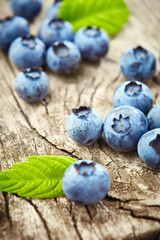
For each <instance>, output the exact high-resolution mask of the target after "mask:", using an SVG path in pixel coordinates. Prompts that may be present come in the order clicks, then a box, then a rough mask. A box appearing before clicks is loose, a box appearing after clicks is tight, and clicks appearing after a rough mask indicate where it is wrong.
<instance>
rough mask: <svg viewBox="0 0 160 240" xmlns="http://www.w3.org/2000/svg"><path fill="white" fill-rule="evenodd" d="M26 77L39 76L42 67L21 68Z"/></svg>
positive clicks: (34, 77)
mask: <svg viewBox="0 0 160 240" xmlns="http://www.w3.org/2000/svg"><path fill="white" fill-rule="evenodd" d="M22 71H23V73H24V74H25V76H26V77H29V78H32V79H36V78H39V77H40V75H41V73H42V68H26V69H23V70H22Z"/></svg>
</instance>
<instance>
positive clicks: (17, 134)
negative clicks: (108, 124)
mask: <svg viewBox="0 0 160 240" xmlns="http://www.w3.org/2000/svg"><path fill="white" fill-rule="evenodd" d="M51 3H52V0H45V1H44V4H43V5H44V7H43V11H42V12H41V14H40V15H39V16H38V17H37V19H36V21H35V22H34V23H32V24H31V33H33V34H37V32H38V28H39V26H40V24H41V22H42V21H43V20H44V18H45V12H46V9H47V8H48V6H49V5H50V4H51ZM127 3H128V5H129V7H130V10H131V13H132V15H131V17H130V20H129V23H128V24H127V25H126V26H125V27H124V29H123V31H122V32H121V33H119V34H117V36H115V37H114V38H112V39H111V44H110V51H109V54H108V55H107V56H106V57H105V58H104V59H102V61H101V62H100V63H99V64H95V63H88V62H85V61H83V62H82V63H81V65H80V67H79V69H77V71H76V72H75V73H74V74H72V75H67V76H64V75H57V74H55V73H52V72H49V71H48V72H47V73H48V75H49V78H50V93H49V96H48V97H47V98H46V100H45V101H43V102H41V103H39V104H27V103H25V102H24V101H23V100H21V99H20V98H19V97H18V95H17V93H16V92H15V89H14V79H15V77H16V75H17V74H18V72H19V70H18V69H17V68H16V67H15V66H14V65H13V64H12V63H11V62H10V60H9V59H8V57H7V55H5V54H4V53H3V52H0V83H1V94H0V170H5V169H8V168H10V167H11V166H12V164H14V163H18V162H21V161H26V159H27V157H28V156H31V155H66V156H71V157H74V158H76V159H77V160H78V159H92V160H95V161H97V162H99V163H101V164H102V165H103V166H104V167H106V168H107V169H108V171H109V173H110V176H111V180H112V185H111V190H110V192H109V196H108V198H106V199H104V200H103V201H101V202H99V203H98V204H95V205H93V206H88V207H85V206H80V205H78V204H75V203H73V202H70V201H69V200H68V199H67V198H65V197H64V198H57V199H48V200H33V199H22V198H19V197H17V196H16V195H13V194H6V193H5V194H4V193H0V240H12V239H13V240H15V239H16V240H21V239H22V240H33V239H35V240H37V239H38V240H62V239H67V240H79V239H80V240H86V239H87V240H121V239H123V240H132V239H136V240H137V239H138V240H139V239H144V240H150V239H151V240H159V239H160V187H159V186H160V172H159V171H156V170H152V169H150V168H148V167H147V166H146V165H144V164H143V163H142V161H141V160H140V158H139V157H138V155H137V153H136V152H132V153H119V152H117V151H114V150H112V149H111V148H109V147H108V146H107V144H106V142H105V140H104V137H103V136H102V137H101V139H100V140H99V141H98V142H97V143H95V144H94V145H93V146H90V147H84V146H81V145H79V144H77V143H75V142H74V141H72V140H71V139H70V138H69V137H68V135H67V132H66V120H67V118H68V116H69V114H70V113H71V109H72V108H73V107H78V106H80V105H90V106H91V107H93V108H94V109H96V110H97V111H98V112H99V113H100V114H101V116H102V117H103V119H105V117H106V116H107V114H108V113H109V112H110V111H111V110H112V109H113V105H112V97H113V93H114V90H115V88H116V87H117V86H118V85H119V84H121V83H122V82H124V81H125V78H124V76H122V74H121V72H120V68H119V59H120V56H121V55H122V53H123V52H124V51H126V50H128V49H129V48H130V47H135V46H137V45H142V46H144V47H146V48H148V49H149V50H150V51H151V52H153V54H154V55H155V56H156V59H157V61H158V58H159V50H160V35H159V33H160V15H159V13H160V1H159V0H154V1H148V0H141V1H137V0H127ZM11 14H12V11H11V9H10V6H9V1H6V0H1V8H0V16H1V17H5V16H8V15H11ZM147 85H148V86H149V87H150V88H151V91H152V93H153V95H154V98H155V101H154V105H156V104H160V95H159V92H160V74H159V64H158V67H157V72H156V75H155V77H154V78H153V79H151V80H150V81H149V82H148V83H147Z"/></svg>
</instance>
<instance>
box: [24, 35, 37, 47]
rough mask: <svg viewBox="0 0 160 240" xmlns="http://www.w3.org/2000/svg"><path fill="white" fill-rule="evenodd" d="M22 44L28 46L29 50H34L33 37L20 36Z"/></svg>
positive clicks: (34, 42)
mask: <svg viewBox="0 0 160 240" xmlns="http://www.w3.org/2000/svg"><path fill="white" fill-rule="evenodd" d="M22 44H23V45H24V46H28V47H29V48H35V46H36V41H35V37H34V36H33V35H30V34H27V35H23V36H22Z"/></svg>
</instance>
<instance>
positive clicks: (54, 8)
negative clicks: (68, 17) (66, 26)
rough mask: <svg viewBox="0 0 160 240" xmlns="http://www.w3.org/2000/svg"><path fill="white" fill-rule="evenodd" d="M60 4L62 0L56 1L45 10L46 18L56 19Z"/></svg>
mask: <svg viewBox="0 0 160 240" xmlns="http://www.w3.org/2000/svg"><path fill="white" fill-rule="evenodd" d="M61 4H62V0H56V1H55V2H54V3H53V4H52V5H51V6H50V7H49V8H48V10H47V13H46V18H49V19H53V18H58V13H59V8H60V6H61Z"/></svg>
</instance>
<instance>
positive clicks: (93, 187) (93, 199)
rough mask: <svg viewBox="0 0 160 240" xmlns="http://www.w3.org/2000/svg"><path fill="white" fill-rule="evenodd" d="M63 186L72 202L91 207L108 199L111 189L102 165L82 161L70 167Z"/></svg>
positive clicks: (64, 177)
mask: <svg viewBox="0 0 160 240" xmlns="http://www.w3.org/2000/svg"><path fill="white" fill-rule="evenodd" d="M62 185H63V190H64V193H65V195H66V197H68V198H69V199H70V200H72V201H75V202H78V203H81V204H84V205H90V204H94V203H97V202H98V201H100V200H102V199H103V198H105V197H106V195H107V193H108V191H109V189H110V177H109V174H108V172H107V170H106V169H105V168H104V167H102V165H100V164H98V163H96V162H93V161H91V160H81V161H77V162H76V163H73V164H72V165H70V166H69V168H68V169H67V170H66V172H65V173H64V176H63V179H62Z"/></svg>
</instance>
